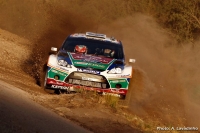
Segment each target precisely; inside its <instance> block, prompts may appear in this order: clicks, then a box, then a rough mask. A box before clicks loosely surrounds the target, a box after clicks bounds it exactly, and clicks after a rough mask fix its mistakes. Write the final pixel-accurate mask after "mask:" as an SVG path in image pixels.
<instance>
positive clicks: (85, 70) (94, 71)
mask: <svg viewBox="0 0 200 133" xmlns="http://www.w3.org/2000/svg"><path fill="white" fill-rule="evenodd" d="M77 71H78V72H85V73H93V74H100V72H99V71H96V70H88V69H82V68H78V69H77Z"/></svg>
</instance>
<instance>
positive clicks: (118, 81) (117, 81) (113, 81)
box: [110, 79, 126, 83]
mask: <svg viewBox="0 0 200 133" xmlns="http://www.w3.org/2000/svg"><path fill="white" fill-rule="evenodd" d="M120 82H126V80H124V79H122V80H111V81H110V83H120Z"/></svg>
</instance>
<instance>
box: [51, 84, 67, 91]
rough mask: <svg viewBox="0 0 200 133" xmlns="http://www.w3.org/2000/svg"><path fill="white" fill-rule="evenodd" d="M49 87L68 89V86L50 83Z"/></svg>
mask: <svg viewBox="0 0 200 133" xmlns="http://www.w3.org/2000/svg"><path fill="white" fill-rule="evenodd" d="M51 88H54V89H62V90H67V89H69V86H60V85H51Z"/></svg>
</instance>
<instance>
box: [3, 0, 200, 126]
mask: <svg viewBox="0 0 200 133" xmlns="http://www.w3.org/2000/svg"><path fill="white" fill-rule="evenodd" d="M52 2H53V4H52ZM63 2H64V1H63ZM91 3H92V4H94V5H91ZM91 3H89V2H80V1H75V2H74V3H70V2H64V3H63V5H66V7H65V6H63V5H60V4H59V3H57V2H55V1H48V0H44V1H42V2H41V1H31V0H29V2H27V0H22V1H21V2H20V3H19V2H18V1H12V0H8V1H2V2H1V3H0V4H1V5H0V16H1V18H0V28H2V29H5V30H8V31H10V32H12V33H15V34H17V35H19V36H22V37H25V38H27V39H29V40H30V41H31V42H32V45H31V46H30V47H29V48H30V49H29V50H30V55H29V57H28V58H27V59H26V60H25V61H23V63H20V69H21V70H23V71H24V72H25V73H26V74H28V75H31V76H32V77H34V78H35V80H36V81H37V84H40V82H39V81H40V72H41V68H42V67H41V66H42V65H43V64H44V63H45V60H46V58H47V56H48V51H49V49H50V47H51V46H56V47H59V46H60V45H61V43H62V42H63V40H64V39H65V37H66V36H67V35H69V34H70V33H74V32H86V31H93V32H99V33H105V34H107V35H108V36H114V37H116V38H117V39H120V40H122V42H123V44H124V47H125V53H126V58H127V59H128V58H135V59H136V60H137V63H136V64H135V65H134V68H135V69H136V70H135V73H134V75H133V80H132V81H131V88H130V89H131V91H129V92H131V96H129V98H128V99H130V100H129V107H130V109H131V110H132V111H133V112H134V113H135V114H137V115H139V116H141V117H143V118H144V119H149V118H150V119H151V120H152V121H161V122H162V123H164V124H165V125H172V126H176V125H185V126H199V127H200V121H199V120H200V116H199V113H198V112H199V111H200V107H199V104H200V99H199V97H200V91H199V90H200V84H199V80H200V79H199V76H198V75H199V74H200V71H199V69H198V68H199V66H200V62H199V61H198V57H199V53H198V51H199V49H200V48H199V47H195V48H191V47H190V46H189V45H184V46H183V47H181V48H180V47H179V48H177V47H175V46H173V44H174V43H175V41H173V39H172V38H169V37H168V35H167V33H166V32H165V31H164V30H163V29H162V28H161V27H159V25H158V24H157V23H156V22H155V20H154V19H153V18H151V17H149V16H145V15H142V14H134V15H131V16H130V15H129V14H127V16H126V15H125V16H124V18H117V17H114V18H112V19H110V18H109V15H110V14H111V13H113V14H114V13H115V12H114V11H113V12H112V11H110V10H111V9H114V8H109V9H108V8H105V9H106V10H107V11H108V12H109V15H106V14H104V13H102V12H98V10H97V9H93V8H91V7H93V6H94V7H96V6H97V5H98V2H97V3H95V2H94V3H93V2H91ZM108 4H109V3H108ZM115 4H117V3H115ZM118 4H120V3H118ZM82 5H84V6H82ZM100 5H101V4H100ZM110 6H111V7H113V6H114V5H112V4H111V3H110ZM97 7H99V8H103V6H102V7H101V6H97ZM90 9H91V10H92V9H93V10H95V11H94V12H93V13H92V11H91V10H90ZM122 10H123V9H122ZM110 16H112V15H110ZM113 16H115V15H113ZM116 16H117V15H116ZM196 43H199V42H196ZM24 45H25V44H24ZM21 46H22V45H21ZM129 94H130V93H129Z"/></svg>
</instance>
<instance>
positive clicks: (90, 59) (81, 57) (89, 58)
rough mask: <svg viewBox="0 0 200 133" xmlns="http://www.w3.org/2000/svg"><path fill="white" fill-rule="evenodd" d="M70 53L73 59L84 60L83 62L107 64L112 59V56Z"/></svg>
mask: <svg viewBox="0 0 200 133" xmlns="http://www.w3.org/2000/svg"><path fill="white" fill-rule="evenodd" d="M70 54H71V56H72V57H73V59H75V60H81V61H84V63H86V62H93V63H104V64H109V63H110V62H111V61H112V60H113V59H112V58H107V57H97V56H92V55H84V54H77V53H70ZM77 63H78V62H77ZM82 63H83V62H82Z"/></svg>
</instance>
